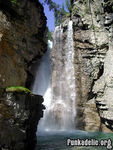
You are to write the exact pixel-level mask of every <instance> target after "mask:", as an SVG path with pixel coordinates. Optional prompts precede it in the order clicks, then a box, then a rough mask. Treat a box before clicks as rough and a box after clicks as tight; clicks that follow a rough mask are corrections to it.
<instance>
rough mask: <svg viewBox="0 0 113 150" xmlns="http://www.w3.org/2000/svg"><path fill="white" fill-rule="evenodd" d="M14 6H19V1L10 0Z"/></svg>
mask: <svg viewBox="0 0 113 150" xmlns="http://www.w3.org/2000/svg"><path fill="white" fill-rule="evenodd" d="M10 1H11V3H12V4H14V5H19V3H18V2H17V0H10Z"/></svg>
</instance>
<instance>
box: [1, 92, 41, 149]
mask: <svg viewBox="0 0 113 150" xmlns="http://www.w3.org/2000/svg"><path fill="white" fill-rule="evenodd" d="M42 102H43V98H42V96H39V95H31V94H25V93H16V92H15V93H5V94H4V95H3V97H2V98H0V148H5V149H7V150H31V149H32V150H33V149H34V147H35V144H36V130H37V124H38V121H39V119H40V118H41V117H42V116H43V111H42V110H43V109H44V106H43V105H42Z"/></svg>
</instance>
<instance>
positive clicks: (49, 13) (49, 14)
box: [39, 0, 65, 31]
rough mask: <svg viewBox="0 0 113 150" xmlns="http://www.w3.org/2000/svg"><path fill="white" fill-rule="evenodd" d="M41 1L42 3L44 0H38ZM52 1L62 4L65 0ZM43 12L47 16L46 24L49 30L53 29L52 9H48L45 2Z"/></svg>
mask: <svg viewBox="0 0 113 150" xmlns="http://www.w3.org/2000/svg"><path fill="white" fill-rule="evenodd" d="M39 1H40V2H41V3H43V1H44V0H39ZM53 2H55V3H57V4H59V5H61V6H62V4H63V3H64V4H65V0H53ZM44 12H45V15H46V17H47V26H48V28H49V30H50V31H53V30H54V14H53V11H49V7H48V5H47V4H44Z"/></svg>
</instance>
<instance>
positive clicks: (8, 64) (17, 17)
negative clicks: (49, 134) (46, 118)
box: [0, 0, 47, 150]
mask: <svg viewBox="0 0 113 150" xmlns="http://www.w3.org/2000/svg"><path fill="white" fill-rule="evenodd" d="M46 30H47V29H46V17H45V14H44V12H43V7H42V5H41V4H40V3H39V2H38V0H37V1H36V0H22V1H21V0H17V1H16V0H15V1H13V0H0V149H7V150H8V149H10V150H25V149H27V150H28V149H30V150H31V149H32V150H33V149H34V147H35V143H36V130H37V124H38V121H39V119H40V118H41V117H42V116H43V112H42V109H43V108H44V107H43V105H42V102H43V98H42V97H41V96H36V95H33V94H28V93H25V92H24V93H23V92H22V93H20V92H19V93H18V92H13V93H6V92H5V88H6V87H8V86H24V87H27V88H30V87H31V85H32V83H33V80H34V73H33V72H32V71H31V66H32V65H33V64H34V63H35V61H36V60H37V59H39V60H40V58H41V57H42V56H43V54H44V53H45V51H46V50H47V45H46ZM37 65H38V64H37Z"/></svg>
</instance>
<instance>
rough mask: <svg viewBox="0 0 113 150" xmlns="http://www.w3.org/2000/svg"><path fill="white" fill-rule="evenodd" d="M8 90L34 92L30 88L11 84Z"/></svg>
mask: <svg viewBox="0 0 113 150" xmlns="http://www.w3.org/2000/svg"><path fill="white" fill-rule="evenodd" d="M6 92H25V93H32V92H31V91H30V90H29V89H27V88H25V87H23V86H10V87H7V88H6Z"/></svg>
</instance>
